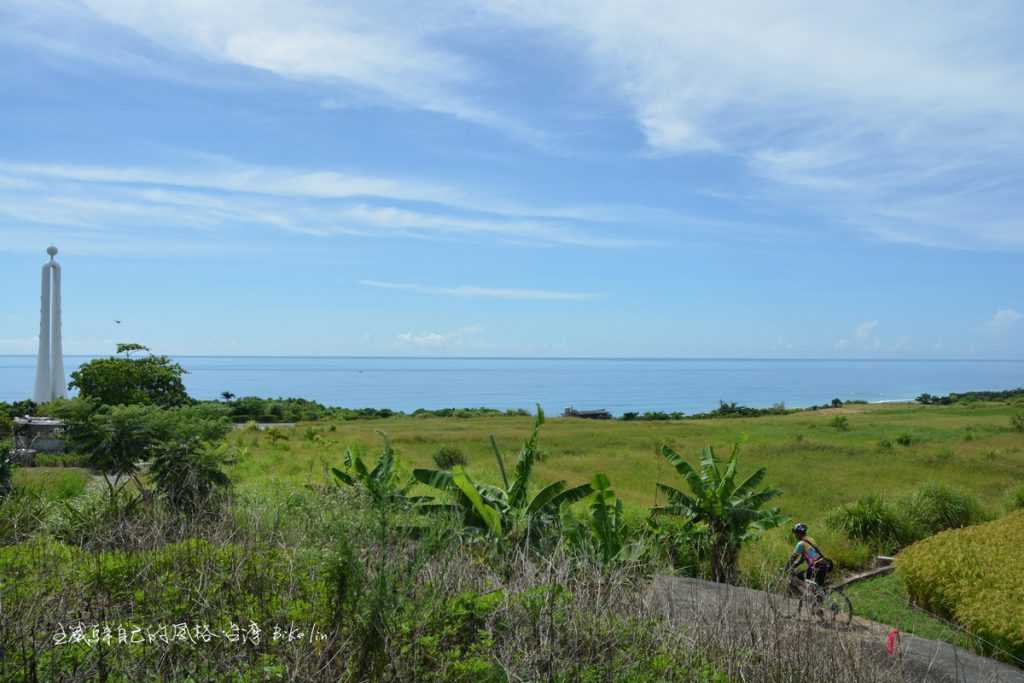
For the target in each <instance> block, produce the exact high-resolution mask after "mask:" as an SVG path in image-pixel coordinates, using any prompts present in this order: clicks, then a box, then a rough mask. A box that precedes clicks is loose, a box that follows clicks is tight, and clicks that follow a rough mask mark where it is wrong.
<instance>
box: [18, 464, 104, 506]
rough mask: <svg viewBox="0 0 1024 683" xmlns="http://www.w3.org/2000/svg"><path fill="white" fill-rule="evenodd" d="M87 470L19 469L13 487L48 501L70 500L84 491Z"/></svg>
mask: <svg viewBox="0 0 1024 683" xmlns="http://www.w3.org/2000/svg"><path fill="white" fill-rule="evenodd" d="M91 478H92V477H91V475H90V473H89V470H86V469H82V468H78V467H29V468H25V467H19V468H18V469H16V470H15V471H14V485H15V487H17V488H19V489H23V490H25V491H29V492H32V493H35V494H37V495H40V496H42V497H44V498H49V499H50V500H70V499H71V498H74V497H75V496H78V495H80V494H81V493H82V492H83V491H85V487H86V486H87V485H88V483H89V480H90V479H91Z"/></svg>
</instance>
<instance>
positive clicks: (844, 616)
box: [775, 571, 853, 626]
mask: <svg viewBox="0 0 1024 683" xmlns="http://www.w3.org/2000/svg"><path fill="white" fill-rule="evenodd" d="M776 587H777V590H776V591H775V592H777V593H782V594H784V595H786V596H787V597H789V598H791V599H793V600H795V601H796V610H795V613H793V614H790V615H787V616H797V617H799V616H801V615H802V614H803V613H804V612H805V611H806V612H807V613H809V614H812V615H814V616H816V617H818V619H819V620H820V621H821V622H822V623H823V624H827V625H829V626H835V625H841V626H847V625H849V624H850V623H851V622H852V621H853V603H852V602H850V598H848V597H846V595H845V594H844V593H843V591H842V589H839V588H832V587H830V586H828V585H825V586H819V585H818V584H817V583H816V582H815V581H813V580H812V579H806V578H800V577H797V576H794V575H793V574H791V573H790V572H788V571H787V572H784V573H783V574H782V575H781V576H780V577H779V579H778V580H777V582H776ZM779 589H781V590H779Z"/></svg>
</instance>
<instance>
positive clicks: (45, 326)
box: [32, 247, 67, 403]
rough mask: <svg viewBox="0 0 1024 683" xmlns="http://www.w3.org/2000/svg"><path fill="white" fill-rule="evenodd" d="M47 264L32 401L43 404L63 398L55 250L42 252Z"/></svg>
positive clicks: (57, 272)
mask: <svg viewBox="0 0 1024 683" xmlns="http://www.w3.org/2000/svg"><path fill="white" fill-rule="evenodd" d="M46 253H47V254H49V255H50V262H49V263H47V264H46V265H44V266H43V287H42V290H43V291H42V307H41V311H40V315H39V359H38V360H37V362H36V390H35V392H33V394H32V400H33V401H35V402H36V403H47V402H48V401H52V400H53V399H55V398H64V397H65V396H66V395H67V387H65V386H64V345H63V342H62V341H61V336H60V264H58V263H57V262H56V261H55V260H54V257H55V256H56V255H57V247H50V248H48V249H47V250H46Z"/></svg>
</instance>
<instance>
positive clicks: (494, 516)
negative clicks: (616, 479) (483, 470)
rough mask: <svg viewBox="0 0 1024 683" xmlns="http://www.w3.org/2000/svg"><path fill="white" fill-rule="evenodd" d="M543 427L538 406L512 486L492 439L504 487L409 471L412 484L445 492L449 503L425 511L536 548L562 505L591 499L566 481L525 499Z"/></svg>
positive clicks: (585, 488) (461, 473)
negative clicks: (456, 516)
mask: <svg viewBox="0 0 1024 683" xmlns="http://www.w3.org/2000/svg"><path fill="white" fill-rule="evenodd" d="M542 424H544V411H543V410H542V409H541V407H540V406H539V405H538V406H537V416H536V418H534V422H533V432H532V433H531V435H530V438H529V439H527V440H526V442H525V443H523V447H522V449H521V450H520V451H519V459H518V460H517V461H516V466H515V469H514V470H513V472H512V480H511V482H509V479H508V477H507V475H506V473H505V463H504V458H503V457H502V455H501V451H500V450H498V446H497V443H496V442H495V440H494V437H491V444H492V445H493V446H494V454H495V457H496V458H497V459H498V467H499V469H500V470H501V477H502V482H503V486H501V487H499V486H491V485H488V484H482V483H479V482H476V481H473V479H472V478H471V477H470V476H469V474H468V473H467V472H466V471H465V470H464V469H463V468H462V467H454V468H452V471H451V472H446V471H445V470H428V469H417V470H413V473H412V475H413V477H414V478H415V479H416V481H419V482H420V483H423V484H426V485H427V486H430V487H432V488H435V489H438V490H440V491H443V492H444V493H445V494H446V495H447V501H448V502H445V501H444V500H438V499H436V498H435V499H433V500H431V501H430V502H429V503H426V504H424V505H423V507H424V509H429V510H448V511H453V512H456V513H458V514H461V515H462V518H463V522H464V524H465V525H466V526H467V527H469V528H471V529H476V530H479V531H482V532H484V533H487V534H489V535H491V536H493V537H495V538H516V539H518V538H521V537H522V536H524V535H525V536H526V538H527V539H528V540H531V541H534V542H536V541H537V540H539V539H540V537H541V536H542V533H543V531H544V529H546V528H547V527H549V526H550V525H552V524H556V523H557V522H558V520H559V510H560V509H561V506H562V504H563V503H568V504H572V503H574V502H576V501H578V500H582V499H583V498H585V497H587V496H588V495H590V493H591V492H592V489H591V486H590V484H582V485H580V486H574V487H572V488H569V487H568V485H567V484H566V482H565V481H564V480H560V481H556V482H554V483H552V484H548V485H547V486H545V487H544V488H542V489H541V490H540V491H538V492H537V494H536V495H534V496H532V497H531V496H530V495H529V485H530V476H531V474H532V473H533V465H534V463H536V461H537V459H538V456H539V454H540V450H539V448H538V447H537V441H538V437H539V433H540V426H541V425H542Z"/></svg>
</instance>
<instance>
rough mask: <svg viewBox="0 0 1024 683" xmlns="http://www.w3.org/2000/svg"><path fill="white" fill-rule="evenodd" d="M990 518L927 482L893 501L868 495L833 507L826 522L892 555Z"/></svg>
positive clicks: (966, 499)
mask: <svg viewBox="0 0 1024 683" xmlns="http://www.w3.org/2000/svg"><path fill="white" fill-rule="evenodd" d="M988 519H989V516H988V514H987V513H986V512H985V510H984V509H983V508H982V507H981V504H980V503H979V502H978V501H977V499H976V498H974V497H972V496H969V495H967V494H965V493H963V492H961V491H958V490H956V489H954V488H951V487H949V486H947V485H945V484H941V483H936V482H930V483H927V484H925V485H924V486H922V487H921V488H920V489H918V490H917V491H915V492H914V493H912V494H910V495H908V496H903V497H901V498H898V499H896V500H894V501H892V500H888V499H886V498H883V497H882V496H878V495H868V496H864V497H862V498H860V499H859V500H857V501H856V502H855V503H851V504H848V505H842V506H840V507H837V508H833V509H832V510H831V511H829V512H828V514H827V515H826V517H825V523H826V524H827V525H828V526H829V527H830V528H831V529H833V530H835V531H842V532H843V533H845V534H846V535H847V536H848V537H849V538H850V539H852V540H855V541H861V542H863V543H866V544H868V545H869V546H870V547H871V548H872V549H873V550H876V551H881V552H893V551H895V550H897V549H899V548H901V547H903V546H905V545H908V544H910V543H913V542H914V541H917V540H920V539H922V538H925V537H927V536H931V535H933V534H936V533H938V532H940V531H943V530H945V529H959V528H961V527H965V526H970V525H972V524H978V523H980V522H983V521H986V520H988Z"/></svg>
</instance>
